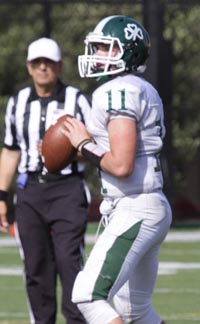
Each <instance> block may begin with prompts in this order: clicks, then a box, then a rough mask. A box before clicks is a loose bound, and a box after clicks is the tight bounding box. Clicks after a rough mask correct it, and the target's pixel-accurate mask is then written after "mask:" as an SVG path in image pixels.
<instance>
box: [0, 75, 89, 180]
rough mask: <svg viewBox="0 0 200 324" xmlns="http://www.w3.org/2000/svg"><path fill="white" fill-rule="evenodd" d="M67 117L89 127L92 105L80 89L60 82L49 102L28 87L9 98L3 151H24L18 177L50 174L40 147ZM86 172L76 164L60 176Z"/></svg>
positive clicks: (82, 166)
mask: <svg viewBox="0 0 200 324" xmlns="http://www.w3.org/2000/svg"><path fill="white" fill-rule="evenodd" d="M64 114H70V115H72V116H75V117H76V118H78V119H80V120H82V121H83V122H85V123H87V122H89V118H90V103H89V101H88V99H87V98H86V97H85V95H83V94H82V93H81V92H80V90H79V89H77V88H75V87H72V86H66V85H64V84H63V83H62V82H61V81H58V85H57V89H56V92H55V94H54V95H53V96H51V97H48V98H40V97H38V95H37V94H36V91H35V88H34V87H33V88H32V87H26V88H24V89H22V90H20V91H19V92H18V93H17V95H16V96H12V97H10V99H9V101H8V104H7V108H6V114H5V136H4V147H6V148H8V149H10V150H20V151H21V160H20V163H19V166H18V172H19V173H26V172H43V173H44V172H47V170H46V169H45V167H44V165H43V164H42V163H41V157H40V155H39V152H38V143H39V141H40V140H41V139H42V138H43V136H44V132H45V130H46V129H48V128H49V126H50V125H51V124H53V123H55V121H56V120H57V119H58V118H59V117H60V116H62V115H64ZM83 169H84V165H83V163H80V162H76V161H74V162H72V164H71V165H69V166H68V167H66V168H65V169H63V170H62V171H61V174H70V173H72V172H74V171H76V172H77V171H78V172H81V171H83Z"/></svg>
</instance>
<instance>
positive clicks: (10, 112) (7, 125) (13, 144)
mask: <svg viewBox="0 0 200 324" xmlns="http://www.w3.org/2000/svg"><path fill="white" fill-rule="evenodd" d="M15 109H16V106H15V99H14V97H10V98H9V100H8V103H7V107H6V113H5V118H4V143H3V146H4V147H6V148H8V149H10V150H19V149H20V148H19V145H18V142H17V138H16V127H15Z"/></svg>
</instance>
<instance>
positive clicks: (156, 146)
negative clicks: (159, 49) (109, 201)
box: [88, 74, 165, 197]
mask: <svg viewBox="0 0 200 324" xmlns="http://www.w3.org/2000/svg"><path fill="white" fill-rule="evenodd" d="M115 118H128V119H133V120H135V121H136V123H137V149H136V158H135V166H134V172H133V173H132V174H131V175H130V176H129V177H128V178H125V179H121V178H117V177H115V176H112V175H110V174H107V173H105V172H102V171H100V178H101V181H102V194H103V195H104V196H111V197H122V196H125V195H131V194H139V193H147V192H153V191H155V190H159V189H162V186H163V177H162V171H161V168H160V162H159V153H160V151H161V149H162V146H163V137H164V135H165V127H164V123H163V119H164V114H163V105H162V101H161V99H160V96H159V94H158V92H157V91H156V90H155V88H154V87H153V86H152V85H151V84H150V83H148V82H147V81H146V80H144V79H142V78H140V77H138V76H135V75H133V74H123V75H120V76H118V77H116V78H114V79H113V80H111V81H109V82H106V83H104V84H103V85H101V86H100V87H99V88H97V89H96V90H95V91H94V93H93V98H92V112H91V120H90V124H89V126H88V130H89V132H90V133H91V135H92V136H93V138H94V139H95V141H96V143H97V144H98V146H99V147H101V149H102V150H103V151H105V152H106V151H110V145H109V137H108V130H107V124H108V122H109V120H111V119H115ZM122 140H123V139H122Z"/></svg>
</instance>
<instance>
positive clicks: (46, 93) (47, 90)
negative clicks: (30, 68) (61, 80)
mask: <svg viewBox="0 0 200 324" xmlns="http://www.w3.org/2000/svg"><path fill="white" fill-rule="evenodd" d="M35 89H36V92H37V95H38V96H39V97H51V96H52V95H53V94H54V93H55V89H56V85H55V84H48V85H36V84H35Z"/></svg>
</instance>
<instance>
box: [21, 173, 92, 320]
mask: <svg viewBox="0 0 200 324" xmlns="http://www.w3.org/2000/svg"><path fill="white" fill-rule="evenodd" d="M87 207H88V203H87V199H86V195H85V189H84V185H83V182H82V179H80V178H79V176H77V175H73V176H68V177H66V178H65V179H62V180H58V181H52V182H47V183H39V182H38V181H37V179H36V180H35V179H29V180H28V183H27V186H26V188H25V189H18V190H17V203H16V209H15V210H16V222H17V226H18V232H19V239H20V241H21V245H22V249H23V254H24V264H25V282H26V288H27V296H28V299H29V302H30V306H31V311H32V314H33V316H34V319H35V324H55V322H56V313H57V301H56V281H57V274H58V276H59V278H60V281H61V286H62V312H63V314H64V316H65V318H66V323H67V324H79V323H81V324H82V323H85V320H84V319H83V317H82V315H81V313H80V312H79V310H78V308H77V306H76V305H75V304H73V303H72V302H71V293H72V287H73V283H74V280H75V277H76V275H77V273H78V272H79V270H80V269H81V267H82V264H83V260H82V253H83V245H84V234H85V230H86V224H87Z"/></svg>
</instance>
